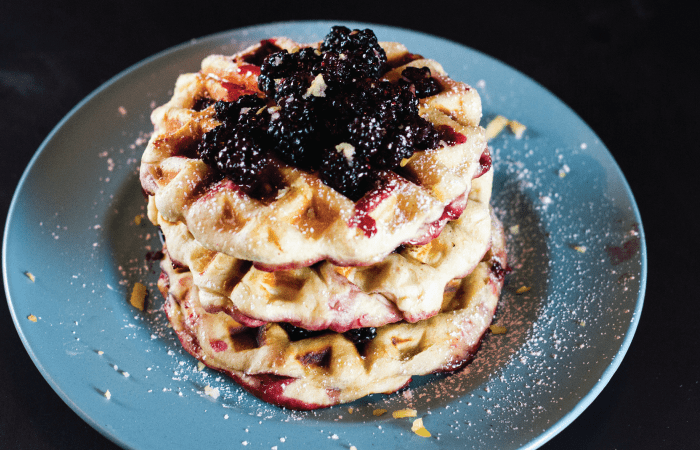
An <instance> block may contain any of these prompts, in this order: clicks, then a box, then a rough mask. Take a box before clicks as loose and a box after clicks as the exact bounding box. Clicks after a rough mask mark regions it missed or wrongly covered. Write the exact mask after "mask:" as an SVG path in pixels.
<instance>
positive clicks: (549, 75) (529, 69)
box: [0, 0, 700, 450]
mask: <svg viewBox="0 0 700 450" xmlns="http://www.w3.org/2000/svg"><path fill="white" fill-rule="evenodd" d="M200 3H203V4H200V5H195V4H192V3H190V4H188V3H178V2H172V1H171V2H167V3H157V2H146V1H140V2H136V1H120V2H93V3H92V4H91V5H90V6H85V5H83V4H76V5H71V3H69V2H49V1H36V2H32V1H21V2H14V1H13V2H3V4H2V5H0V152H1V156H2V159H1V162H0V189H1V191H0V192H1V193H0V218H1V219H2V223H3V224H4V219H5V217H6V214H7V210H8V208H9V205H10V201H11V198H12V194H13V192H14V189H15V187H16V185H17V183H18V181H19V179H20V176H21V174H22V172H23V170H24V168H25V167H26V165H27V163H28V162H29V160H30V158H31V157H32V155H33V153H34V152H35V151H36V149H37V148H38V147H39V145H40V144H41V142H42V141H43V140H44V138H45V137H46V136H47V134H48V133H49V132H50V131H51V129H52V128H53V127H54V126H55V125H56V124H57V123H58V122H59V121H60V120H61V118H62V117H63V116H64V115H65V114H67V113H68V112H69V111H70V109H71V108H73V106H75V105H76V104H77V103H78V102H79V101H80V100H81V99H83V98H84V97H85V96H86V95H88V94H89V93H90V92H92V91H93V90H94V89H96V88H97V87H98V86H100V85H101V84H102V83H104V82H105V81H107V80H108V79H109V78H111V77H112V76H114V75H116V74H117V73H119V72H121V71H122V70H124V69H126V68H128V67H129V66H131V65H132V64H135V63H137V62H139V61H140V60H142V59H143V58H146V57H148V56H150V55H152V54H154V53H157V52H160V51H162V50H164V49H167V48H169V47H171V46H174V45H177V44H181V43H183V42H186V41H188V40H190V39H192V38H197V37H202V36H205V35H209V34H212V33H215V32H220V31H225V30H229V29H233V28H239V27H244V26H248V25H255V24H261V23H267V22H276V21H284V20H313V19H323V20H332V21H343V20H348V21H349V20H352V21H364V22H373V23H380V24H387V25H394V26H400V27H403V28H409V29H413V30H418V31H422V32H426V33H430V34H434V35H438V36H440V37H445V38H448V39H451V40H454V41H457V42H460V43H462V44H465V45H467V46H469V47H472V48H475V49H477V50H479V51H481V52H484V53H486V54H488V55H491V56H493V57H495V58H497V59H500V60H502V61H503V62H505V63H507V64H509V65H510V66H512V67H514V68H516V69H518V70H520V71H521V72H523V73H525V74H526V75H528V76H530V77H531V78H533V79H535V80H536V81H537V82H539V83H540V84H542V85H544V86H545V87H546V88H548V89H549V90H550V91H552V92H553V93H554V94H555V95H556V96H558V97H559V98H560V99H562V100H563V101H564V102H565V103H566V104H568V105H569V106H570V107H571V108H572V109H573V110H574V111H576V112H577V113H578V114H579V115H580V116H581V117H582V118H583V120H584V121H585V122H587V123H588V124H589V125H590V126H591V128H592V129H593V130H594V131H595V132H596V133H597V134H598V135H599V137H600V138H601V139H602V141H603V142H604V143H605V144H606V145H607V147H608V148H609V150H610V152H611V153H612V154H613V156H614V157H615V159H616V160H617V162H618V163H619V165H620V167H621V168H622V171H623V172H624V173H625V175H626V177H627V180H628V182H629V184H630V186H631V188H632V191H633V192H634V194H635V197H636V200H637V203H638V205H639V209H640V211H641V215H642V221H643V226H644V229H645V233H646V238H647V245H648V259H649V278H648V285H647V294H646V299H645V305H644V310H643V313H642V316H641V321H640V323H639V327H638V329H637V333H636V336H635V338H634V341H633V342H632V346H631V348H630V349H629V352H628V353H627V356H626V357H625V359H624V361H623V362H622V364H621V366H620V368H619V369H618V371H617V372H616V374H615V375H614V376H613V378H612V380H611V381H610V383H609V384H608V386H607V387H606V388H605V389H604V390H603V392H602V393H601V394H600V396H599V397H598V398H597V399H596V400H595V401H594V402H593V404H592V405H591V406H590V407H589V408H588V409H587V410H586V411H584V412H583V414H582V415H581V416H580V417H579V418H578V419H576V420H575V421H574V422H573V423H572V424H571V425H570V426H569V427H568V428H566V429H565V430H564V431H563V432H561V433H560V434H559V435H558V436H556V437H554V438H553V439H552V440H551V441H550V442H549V443H547V444H546V445H545V446H544V447H543V448H545V449H548V450H553V449H595V450H606V449H674V450H680V449H691V448H700V431H698V430H699V428H700V427H698V425H700V357H699V356H698V353H699V350H698V349H699V348H700V346H699V343H700V339H699V337H698V336H699V335H700V330H699V329H698V327H697V323H698V319H700V314H699V311H700V306H699V305H698V301H697V300H698V299H700V282H699V281H698V277H697V275H696V272H697V267H696V265H695V264H694V262H695V260H696V259H695V258H694V256H695V254H696V253H697V250H698V247H699V246H698V228H699V227H698V222H697V218H696V217H697V213H696V212H695V211H694V210H697V209H698V206H699V205H700V202H698V200H697V194H696V191H697V188H698V186H699V184H698V176H697V167H699V166H698V163H697V159H698V158H697V157H696V154H697V153H698V142H699V140H700V139H699V134H698V129H699V128H700V115H699V114H698V112H697V108H698V101H699V100H700V96H699V95H698V78H699V77H698V75H697V74H698V72H697V69H695V68H694V66H695V64H693V63H692V61H694V60H695V61H697V59H698V57H697V55H698V46H697V43H698V42H697V39H695V34H696V32H697V28H698V25H700V22H698V19H697V16H695V15H693V14H692V13H691V12H690V11H685V10H684V9H683V8H674V7H671V6H669V3H668V2H661V1H652V0H624V1H623V0H618V1H574V2H557V3H554V2H544V1H532V2H527V1H487V2H479V3H470V2H457V1H450V0H443V1H432V2H423V3H420V4H415V5H413V4H411V3H401V4H400V6H399V5H397V4H395V3H392V2H386V3H380V2H379V1H372V2H364V1H357V0H356V1H353V2H351V3H347V4H343V3H336V4H335V5H334V6H331V5H329V3H330V2H309V3H304V4H303V6H301V5H302V4H301V3H295V2H290V1H287V2H284V3H281V4H280V5H276V4H273V3H271V2H263V1H257V2H248V3H247V4H243V3H239V2H235V1H229V2H227V3H225V4H217V3H216V2H200ZM690 180H692V181H690ZM689 207H690V208H692V209H690V208H689ZM691 271H692V273H691ZM3 297H4V295H3ZM0 343H1V344H0V448H3V449H5V448H8V449H32V450H35V449H36V450H39V449H71V450H74V449H92V448H100V449H111V448H116V446H115V445H114V444H112V443H111V442H110V441H108V440H107V439H105V438H104V437H102V435H100V434H99V433H98V432H97V431H95V430H93V429H92V428H91V427H90V426H88V425H87V424H86V423H85V422H83V420H82V419H80V418H79V417H78V416H77V415H76V414H75V413H74V412H73V411H72V410H71V409H70V408H69V407H68V406H66V405H65V404H64V403H63V401H62V400H61V399H60V398H59V397H58V396H57V395H56V394H55V393H54V392H53V390H52V389H51V388H50V387H49V385H48V384H47V383H46V382H45V381H44V379H43V378H42V376H41V375H40V373H39V371H38V370H37V369H36V368H35V366H34V365H33V363H32V361H31V360H30V359H29V356H28V355H27V353H26V352H25V350H24V347H23V346H22V343H21V341H20V339H19V337H18V335H17V332H16V331H15V328H14V325H13V323H12V320H11V317H10V314H9V311H8V308H7V306H6V302H5V301H4V298H3V299H0ZM174 425H175V426H177V424H174Z"/></svg>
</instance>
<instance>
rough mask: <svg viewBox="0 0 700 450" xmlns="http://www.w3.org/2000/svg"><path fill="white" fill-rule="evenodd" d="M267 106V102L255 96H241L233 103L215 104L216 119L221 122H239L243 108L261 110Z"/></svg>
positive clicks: (219, 102) (221, 102)
mask: <svg viewBox="0 0 700 450" xmlns="http://www.w3.org/2000/svg"><path fill="white" fill-rule="evenodd" d="M263 106H265V100H263V99H261V98H260V97H258V96H255V95H241V96H240V97H238V99H236V101H233V102H224V101H218V102H216V103H215V104H214V117H215V118H216V120H218V121H220V122H229V121H230V122H232V123H236V122H238V119H239V115H240V114H241V110H242V109H243V108H255V109H259V108H261V107H263Z"/></svg>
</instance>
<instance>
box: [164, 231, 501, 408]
mask: <svg viewBox="0 0 700 450" xmlns="http://www.w3.org/2000/svg"><path fill="white" fill-rule="evenodd" d="M504 260H505V250H504V240H503V233H502V230H501V227H500V224H499V223H498V220H497V219H494V221H493V243H492V246H491V249H490V250H489V252H488V253H487V255H485V257H484V258H483V260H482V261H481V262H480V263H479V264H478V265H477V266H476V268H475V269H474V270H473V271H472V272H471V273H470V274H469V275H468V276H466V277H464V278H462V279H456V280H454V281H453V282H451V283H450V284H449V285H448V286H447V287H446V289H445V292H444V297H443V304H442V307H441V310H440V312H439V313H438V314H437V315H435V316H433V317H430V318H429V319H425V320H421V321H418V322H416V323H407V322H400V323H394V324H388V325H384V326H382V327H378V328H359V329H355V330H352V331H351V332H345V333H338V332H334V331H330V330H322V331H320V332H308V331H305V330H295V329H293V328H291V327H289V326H286V324H284V323H267V324H265V325H262V326H259V327H246V326H244V325H241V324H240V323H239V322H237V321H236V320H234V319H233V318H232V317H231V316H230V315H228V314H226V313H224V312H207V311H206V310H205V309H204V308H203V307H202V304H201V299H200V298H201V297H200V296H201V295H202V290H200V289H198V288H197V286H196V285H194V283H193V282H192V272H190V271H188V270H177V269H173V265H172V263H171V262H170V261H169V260H168V259H167V258H166V259H164V260H163V261H162V263H161V268H162V275H161V277H160V279H159V288H160V290H161V292H162V293H163V295H164V296H165V297H166V304H165V310H166V313H167V315H168V318H169V320H170V323H171V324H172V326H173V329H174V330H175V332H176V333H177V335H178V337H179V339H180V342H181V343H182V345H183V347H184V348H185V350H187V351H188V352H189V353H190V354H192V355H193V356H194V357H195V358H197V359H199V360H200V361H202V362H204V363H205V364H206V365H207V366H209V367H212V368H214V369H218V370H220V371H222V372H224V373H227V374H228V375H230V376H231V377H232V378H233V379H234V380H236V381H237V382H238V383H239V384H240V385H242V386H243V387H245V388H246V389H247V390H249V391H250V392H252V393H253V394H255V395H256V396H257V397H259V398H261V399H263V400H265V401H268V402H270V403H274V404H277V405H280V406H284V407H288V408H291V409H314V408H320V407H327V406H331V405H335V404H339V403H346V402H350V401H353V400H356V399H358V398H361V397H364V396H366V395H369V394H374V393H390V392H394V391H396V390H398V389H401V388H402V387H404V386H406V385H407V384H408V383H409V382H410V381H411V377H412V376H417V375H427V374H430V373H435V372H448V371H454V370H456V369H458V368H460V367H462V366H463V365H464V364H465V363H466V362H468V361H469V360H470V359H471V358H472V357H473V356H474V354H475V352H476V350H477V349H478V346H479V343H480V342H481V338H482V335H483V334H484V333H485V332H486V330H487V329H488V327H489V324H490V323H491V319H492V317H493V314H494V313H495V311H496V306H497V304H498V298H499V295H500V292H501V287H502V285H503V270H502V269H501V268H502V267H504V263H505V261H504ZM207 295H215V294H212V293H208V294H207Z"/></svg>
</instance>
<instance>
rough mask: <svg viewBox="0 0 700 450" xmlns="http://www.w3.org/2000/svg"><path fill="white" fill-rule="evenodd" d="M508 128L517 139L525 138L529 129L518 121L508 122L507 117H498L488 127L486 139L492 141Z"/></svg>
mask: <svg viewBox="0 0 700 450" xmlns="http://www.w3.org/2000/svg"><path fill="white" fill-rule="evenodd" d="M506 126H507V127H508V128H509V129H510V131H511V132H512V133H513V134H514V135H515V138H516V139H520V138H522V137H523V134H524V133H525V130H526V129H527V127H526V126H525V125H523V124H522V123H520V122H518V121H517V120H508V119H506V118H505V117H503V116H501V115H498V116H496V117H494V118H493V120H492V121H491V122H489V123H488V125H486V139H487V140H491V139H493V138H495V137H496V136H498V135H499V134H500V133H501V131H503V129H504V128H505V127H506Z"/></svg>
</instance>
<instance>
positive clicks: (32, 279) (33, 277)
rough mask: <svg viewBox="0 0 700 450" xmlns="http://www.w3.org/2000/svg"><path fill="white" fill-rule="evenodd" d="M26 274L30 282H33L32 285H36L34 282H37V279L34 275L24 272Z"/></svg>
mask: <svg viewBox="0 0 700 450" xmlns="http://www.w3.org/2000/svg"><path fill="white" fill-rule="evenodd" d="M24 274H25V275H26V276H27V278H29V281H31V282H32V283H34V281H36V277H35V276H34V274H33V273H31V272H24Z"/></svg>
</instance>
